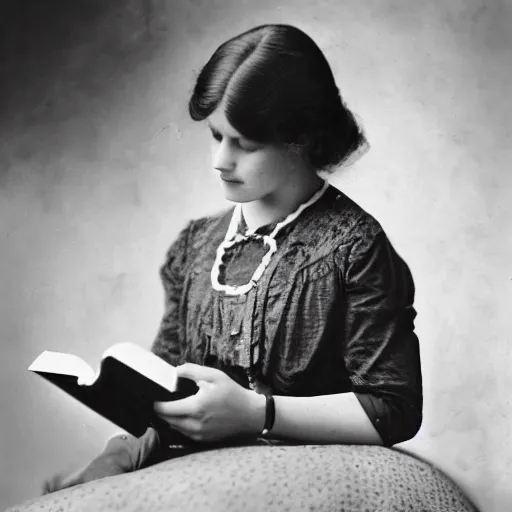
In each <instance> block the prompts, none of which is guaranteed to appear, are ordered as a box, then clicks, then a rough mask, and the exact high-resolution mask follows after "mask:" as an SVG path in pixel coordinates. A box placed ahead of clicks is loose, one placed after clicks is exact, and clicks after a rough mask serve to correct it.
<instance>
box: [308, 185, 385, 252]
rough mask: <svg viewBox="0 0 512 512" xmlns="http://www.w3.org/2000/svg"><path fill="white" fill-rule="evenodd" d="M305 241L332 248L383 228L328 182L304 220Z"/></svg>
mask: <svg viewBox="0 0 512 512" xmlns="http://www.w3.org/2000/svg"><path fill="white" fill-rule="evenodd" d="M308 224H309V225H308V226H307V231H306V233H305V235H304V236H305V237H306V238H307V239H308V240H309V244H308V245H312V246H323V247H325V248H326V249H328V248H330V249H331V250H336V249H337V248H339V247H345V248H348V247H350V246H351V245H353V244H355V243H360V242H361V241H365V240H366V241H371V240H372V239H374V238H375V237H377V236H378V235H379V234H383V233H384V230H383V228H382V226H381V224H380V222H379V221H378V220H377V219H376V218H375V217H374V216H373V215H372V214H371V213H369V212H368V211H367V210H365V209H364V208H363V207H362V206H360V205H359V204H358V203H356V201H354V200H353V199H352V198H350V197H349V196H348V195H347V194H345V193H344V192H342V191H341V190H339V189H338V188H336V187H335V186H333V185H331V186H330V187H329V188H328V191H327V193H326V197H325V199H324V200H323V201H322V203H321V204H320V205H319V207H318V208H317V209H316V210H315V211H314V214H313V215H312V216H311V218H310V221H309V222H308Z"/></svg>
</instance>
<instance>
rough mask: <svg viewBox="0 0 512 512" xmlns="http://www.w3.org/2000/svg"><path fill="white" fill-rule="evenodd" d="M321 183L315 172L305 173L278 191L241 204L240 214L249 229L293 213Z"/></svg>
mask: <svg viewBox="0 0 512 512" xmlns="http://www.w3.org/2000/svg"><path fill="white" fill-rule="evenodd" d="M322 184H323V180H322V178H320V176H318V175H317V174H316V173H313V174H310V173H308V174H306V175H303V176H301V177H300V179H294V180H293V181H292V182H291V183H289V184H285V185H284V186H283V187H282V188H281V189H279V191H276V192H274V193H272V194H269V195H267V196H265V197H263V198H261V199H258V200H256V201H251V202H249V203H244V204H242V214H243V216H244V220H245V223H246V224H247V227H248V228H249V230H250V231H253V230H255V229H258V228H259V227H261V226H265V225H266V224H271V223H273V222H276V221H278V220H280V219H282V218H283V217H286V216H287V215H290V214H291V213H293V212H294V211H295V210H296V209H297V208H298V207H299V206H300V205H301V204H303V203H305V202H306V201H307V200H308V199H309V198H310V197H311V196H312V195H313V194H314V193H315V192H316V191H317V190H318V189H319V188H320V187H321V186H322Z"/></svg>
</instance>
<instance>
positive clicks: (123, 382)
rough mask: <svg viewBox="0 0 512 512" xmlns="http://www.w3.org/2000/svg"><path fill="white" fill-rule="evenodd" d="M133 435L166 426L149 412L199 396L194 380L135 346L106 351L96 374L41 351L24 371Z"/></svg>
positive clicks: (71, 358) (83, 365)
mask: <svg viewBox="0 0 512 512" xmlns="http://www.w3.org/2000/svg"><path fill="white" fill-rule="evenodd" d="M28 369H29V370H30V371H32V372H34V373H37V374H38V375H41V376H42V377H44V378H45V379H47V380H48V381H50V382H51V383H53V384H55V385H56V386H58V387H59V388H60V389H62V390H64V391H65V392H66V393H68V394H70V395H71V396H73V397H74V398H76V399H77V400H79V401H80V402H82V403H83V404H85V405H86V406H88V407H90V408H91V409H93V410H94V411H96V412H97V413H98V414H101V415H102V416H104V417H105V418H106V419H108V420H110V421H111V422H113V423H115V424H116V425H117V426H119V427H121V428H122V429H124V430H126V431H127V432H129V433H130V434H133V435H134V436H137V437H140V436H141V435H142V434H144V432H145V431H146V429H147V428H148V427H150V426H153V427H155V428H157V429H159V430H162V429H165V428H167V427H166V426H167V424H166V423H165V422H164V421H163V420H162V419H161V418H159V417H158V416H157V415H156V414H155V413H154V411H153V403H154V402H155V401H162V402H167V401H171V400H178V399H180V398H185V397H187V396H190V395H192V394H194V393H196V392H197V390H198V388H197V385H196V383H195V382H194V381H192V380H190V379H186V378H183V377H178V375H177V372H176V368H175V367H174V366H172V365H170V364H168V363H166V362H165V361H164V360H163V359H161V358H160V357H158V356H157V355H155V354H153V353H152V352H150V351H149V350H147V349H145V348H143V347H140V346H138V345H135V344H133V343H118V344H116V345H113V346H112V347H110V348H109V349H107V350H106V351H105V353H104V354H103V356H102V359H101V363H100V366H99V368H98V370H97V371H94V370H93V369H92V368H91V367H90V366H89V365H88V364H87V363H86V362H85V361H84V360H83V359H81V358H79V357H78V356H75V355H72V354H65V353H62V352H51V351H48V350H45V351H44V352H43V353H42V354H41V355H40V356H39V357H38V358H37V359H36V360H35V361H34V362H33V363H32V364H31V365H30V366H29V368H28Z"/></svg>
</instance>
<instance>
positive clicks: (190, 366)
mask: <svg viewBox="0 0 512 512" xmlns="http://www.w3.org/2000/svg"><path fill="white" fill-rule="evenodd" d="M176 371H177V373H178V377H185V378H186V379H191V380H193V381H195V382H199V381H205V382H211V383H213V382H216V381H217V380H218V379H219V377H220V376H221V375H223V372H221V371H220V370H217V369H216V368H210V367H208V366H201V365H199V364H194V363H185V364H182V365H180V366H177V367H176Z"/></svg>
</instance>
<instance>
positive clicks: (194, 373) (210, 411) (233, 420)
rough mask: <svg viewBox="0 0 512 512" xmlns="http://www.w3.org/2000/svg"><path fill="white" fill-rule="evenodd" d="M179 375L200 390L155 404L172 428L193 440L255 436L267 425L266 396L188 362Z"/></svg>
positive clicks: (227, 377)
mask: <svg viewBox="0 0 512 512" xmlns="http://www.w3.org/2000/svg"><path fill="white" fill-rule="evenodd" d="M177 371H178V375H179V376H180V377H186V378H189V379H192V380H194V381H195V382H196V384H197V385H198V387H199V391H198V392H197V393H196V394H195V395H192V396H190V397H187V398H184V399H182V400H176V401H174V402H155V411H156V412H157V414H158V415H159V416H160V417H161V418H162V419H164V420H165V421H166V422H167V423H168V424H169V426H170V427H172V428H173V429H175V430H177V431H179V432H181V433H182V434H184V435H186V436H187V437H189V438H191V439H193V440H194V441H200V442H210V441H218V440H221V439H226V438H228V437H237V436H250V435H254V436H256V435H257V434H258V433H259V432H261V430H262V428H263V424H264V422H265V397H264V396H263V395H260V394H258V393H256V392H255V391H251V390H249V389H245V388H244V387H242V386H240V385H239V384H238V383H236V382H235V381H234V380H233V379H231V378H230V377H229V376H228V375H226V374H225V373H224V372H222V371H221V370H217V369H215V368H209V367H207V366H200V365H197V364H192V363H186V364H184V365H181V366H178V367H177Z"/></svg>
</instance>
